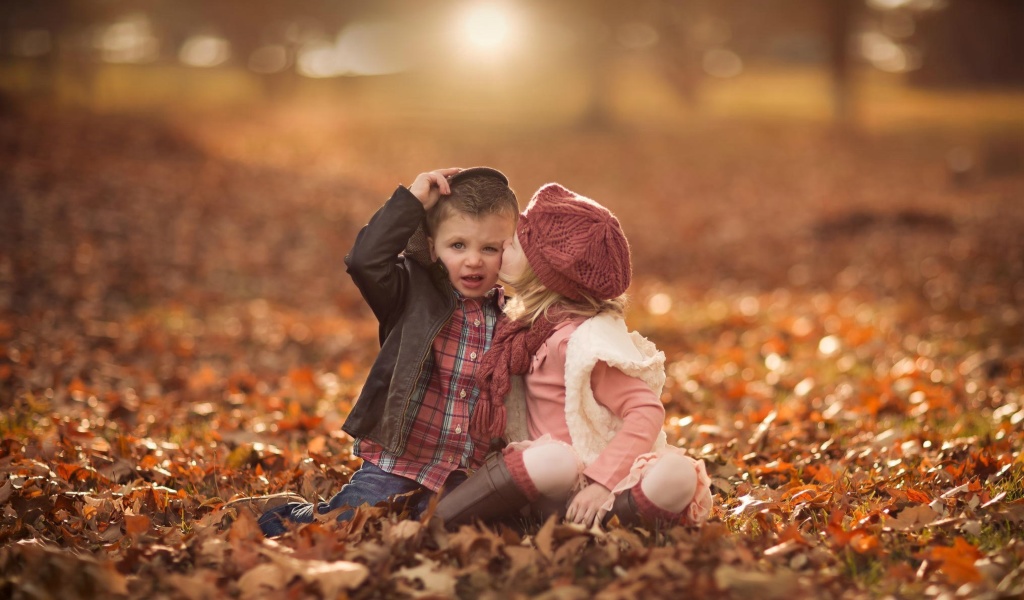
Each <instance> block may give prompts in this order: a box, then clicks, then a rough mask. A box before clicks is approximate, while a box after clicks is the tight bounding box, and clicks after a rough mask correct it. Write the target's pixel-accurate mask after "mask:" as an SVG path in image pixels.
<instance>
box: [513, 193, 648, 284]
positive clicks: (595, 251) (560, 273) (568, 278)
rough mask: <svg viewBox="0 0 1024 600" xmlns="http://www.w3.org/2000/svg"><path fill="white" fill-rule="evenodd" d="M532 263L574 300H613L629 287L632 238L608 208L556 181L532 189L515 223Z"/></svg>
mask: <svg viewBox="0 0 1024 600" xmlns="http://www.w3.org/2000/svg"><path fill="white" fill-rule="evenodd" d="M516 234H517V235H518V236H519V245H520V246H522V248H523V252H524V253H525V254H526V260H527V261H528V262H529V263H530V268H532V269H533V272H534V273H536V275H537V278H538V279H540V282H541V283H543V284H544V286H545V287H547V288H548V289H551V290H554V291H556V292H558V293H559V294H562V295H563V296H565V297H567V298H569V299H571V300H583V294H586V295H588V296H590V297H592V298H595V299H597V300H611V299H612V298H617V297H618V296H620V295H622V294H623V293H624V292H625V291H626V288H628V287H629V282H630V278H631V276H632V269H631V267H630V263H629V243H628V242H627V241H626V236H625V234H623V233H622V227H621V226H620V225H619V220H618V219H616V218H615V215H613V214H612V213H611V212H610V211H609V210H608V209H607V208H605V207H603V206H601V205H600V204H598V203H597V202H594V201H593V200H591V199H590V198H586V197H584V196H581V195H579V194H577V193H575V192H572V191H570V190H568V189H566V188H564V187H562V186H561V185H559V184H557V183H549V184H547V185H545V186H543V187H541V188H540V189H539V190H537V193H536V194H534V195H533V199H532V200H530V204H529V206H527V207H526V210H525V211H524V212H523V214H522V215H521V216H520V217H519V224H518V226H517V227H516Z"/></svg>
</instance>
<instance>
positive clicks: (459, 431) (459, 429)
mask: <svg viewBox="0 0 1024 600" xmlns="http://www.w3.org/2000/svg"><path fill="white" fill-rule="evenodd" d="M455 433H462V425H458V426H456V427H455Z"/></svg>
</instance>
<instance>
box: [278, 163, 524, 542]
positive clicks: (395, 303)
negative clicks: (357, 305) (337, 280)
mask: <svg viewBox="0 0 1024 600" xmlns="http://www.w3.org/2000/svg"><path fill="white" fill-rule="evenodd" d="M518 217H519V205H518V203H517V201H516V197H515V194H514V193H513V192H512V190H511V189H510V188H509V187H508V179H507V178H506V177H505V176H504V175H503V174H502V173H500V172H499V171H496V170H494V169H490V168H487V167H476V168H472V169H466V170H461V169H438V170H436V171H431V172H429V173H421V174H420V175H419V176H417V177H416V179H415V181H413V183H412V185H410V186H409V188H408V189H406V188H405V187H403V186H399V187H398V189H396V190H395V192H394V194H392V196H391V198H390V199H389V200H388V201H387V202H386V203H385V204H384V206H383V207H381V208H380V209H379V210H378V211H377V213H376V214H375V215H374V216H373V217H372V218H371V219H370V222H369V223H368V224H367V225H366V226H365V227H363V229H362V230H361V231H360V232H359V235H358V236H357V237H356V242H355V244H354V246H353V247H352V251H351V252H350V253H349V255H348V256H346V257H345V265H346V266H347V267H348V273H349V274H350V275H351V276H352V280H353V281H354V282H355V284H356V286H357V287H358V288H359V291H360V293H362V295H363V298H364V299H365V300H366V302H367V304H369V305H370V308H371V309H372V310H373V313H374V315H375V316H376V317H377V320H378V321H379V322H380V342H381V349H380V354H378V356H377V359H376V360H375V361H374V364H373V366H372V367H371V368H370V373H369V375H368V376H367V380H366V383H365V385H364V386H363V389H362V391H361V392H360V394H359V398H358V400H357V401H356V404H355V406H354V407H353V409H352V412H351V413H350V414H349V416H348V418H347V419H346V421H345V424H344V426H343V427H342V429H343V430H344V431H345V432H347V433H348V434H350V435H352V437H354V438H355V440H356V442H355V447H354V452H355V454H356V455H357V456H359V457H360V458H362V459H363V465H362V467H360V469H359V470H358V471H356V473H354V474H353V475H352V479H351V480H350V481H349V483H348V484H346V485H345V486H343V487H342V488H341V491H339V492H338V493H337V494H336V495H335V496H334V497H333V498H331V501H330V502H322V503H320V504H319V505H313V504H307V503H299V502H291V503H288V504H285V505H283V506H279V507H277V508H274V509H272V510H269V511H267V512H265V513H264V514H263V515H262V516H261V517H260V519H259V522H260V528H261V529H262V530H263V532H264V534H266V535H268V536H272V535H280V534H281V533H284V532H285V531H286V530H287V526H286V524H285V521H288V520H290V521H296V522H303V523H309V522H312V521H313V520H314V511H316V512H318V513H326V512H329V511H331V510H334V509H336V508H340V507H342V506H349V507H355V506H359V505H361V504H371V505H373V504H377V503H378V502H381V501H384V500H387V499H388V498H391V497H393V496H396V495H400V494H409V493H411V492H416V493H415V494H412V495H411V496H403V497H407V498H410V500H409V506H408V508H409V511H410V513H411V514H412V515H413V516H418V515H419V513H420V512H422V510H423V509H424V508H426V506H427V503H428V502H429V500H430V498H431V496H433V495H434V494H443V493H446V492H447V491H448V490H450V489H452V488H454V487H455V486H456V485H458V484H459V483H461V482H462V481H463V480H465V478H466V469H472V468H475V467H477V466H479V465H480V464H482V462H483V459H484V456H485V455H486V453H487V449H488V442H489V440H483V439H474V438H472V437H471V436H470V434H469V418H470V416H471V414H472V411H473V407H474V405H475V404H476V398H477V388H476V383H475V381H474V374H475V371H476V367H477V364H478V363H479V361H480V359H481V358H482V357H483V354H484V352H485V351H486V350H487V348H488V347H489V346H490V342H491V337H492V336H493V333H494V328H495V325H496V323H497V321H498V318H499V317H500V316H501V304H502V302H503V299H504V298H503V295H502V290H501V287H500V286H498V284H497V282H498V269H499V267H500V266H501V254H502V248H503V244H504V242H505V240H507V239H509V238H510V237H512V234H513V232H514V231H515V226H516V220H517V219H518ZM424 218H426V229H427V231H426V234H424V232H423V223H424ZM403 251H404V252H403ZM352 514H353V513H352V511H344V512H343V513H341V514H340V515H339V517H338V518H339V520H344V519H347V518H350V517H351V516H352Z"/></svg>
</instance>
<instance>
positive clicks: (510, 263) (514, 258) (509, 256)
mask: <svg viewBox="0 0 1024 600" xmlns="http://www.w3.org/2000/svg"><path fill="white" fill-rule="evenodd" d="M527 264H528V263H527V262H526V254H524V253H523V248H522V246H520V245H519V234H516V235H514V236H512V239H510V240H508V241H506V242H505V248H504V250H503V251H502V253H501V268H500V269H498V277H499V278H500V279H501V280H502V281H516V280H517V279H519V278H520V277H522V276H523V273H524V272H526V265H527Z"/></svg>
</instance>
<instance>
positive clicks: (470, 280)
mask: <svg viewBox="0 0 1024 600" xmlns="http://www.w3.org/2000/svg"><path fill="white" fill-rule="evenodd" d="M483 280H484V276H483V275H463V276H462V281H464V282H466V283H467V284H470V285H477V284H479V283H480V282H481V281H483Z"/></svg>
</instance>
